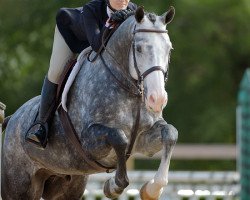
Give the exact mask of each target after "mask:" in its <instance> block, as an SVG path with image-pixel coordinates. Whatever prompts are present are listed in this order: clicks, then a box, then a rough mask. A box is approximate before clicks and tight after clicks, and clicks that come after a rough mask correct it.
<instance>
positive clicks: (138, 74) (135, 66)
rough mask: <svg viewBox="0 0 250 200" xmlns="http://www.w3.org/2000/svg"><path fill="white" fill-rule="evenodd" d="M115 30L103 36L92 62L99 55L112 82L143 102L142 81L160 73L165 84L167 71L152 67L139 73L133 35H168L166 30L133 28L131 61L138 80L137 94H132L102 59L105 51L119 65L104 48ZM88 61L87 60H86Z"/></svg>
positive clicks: (159, 67)
mask: <svg viewBox="0 0 250 200" xmlns="http://www.w3.org/2000/svg"><path fill="white" fill-rule="evenodd" d="M107 30H108V29H107ZM114 31H115V30H112V32H111V33H110V34H109V35H108V37H106V39H104V36H105V35H106V34H105V33H104V34H103V38H102V47H101V48H100V50H99V51H98V53H97V55H96V56H95V57H94V59H93V60H95V59H96V58H97V56H98V55H100V58H101V60H102V62H103V64H104V66H105V67H106V69H107V70H108V71H109V72H110V74H111V75H112V76H113V77H114V80H115V81H116V82H117V83H118V84H119V85H120V86H121V87H122V88H123V89H125V90H126V91H128V92H129V93H131V94H133V95H135V96H139V97H141V98H142V101H144V79H145V78H146V77H147V76H148V75H149V74H151V73H152V72H154V71H161V72H162V73H163V75H164V77H165V82H166V81H167V80H168V69H167V71H165V70H164V69H163V68H162V67H161V66H153V67H151V68H149V69H148V70H146V71H145V72H143V73H141V72H140V70H139V67H138V64H137V59H136V52H135V35H136V33H168V31H167V30H158V29H136V25H135V27H134V31H133V38H132V44H131V45H132V51H133V61H134V68H135V71H136V73H137V77H138V80H136V82H137V84H136V86H135V87H136V88H137V92H133V91H132V90H131V89H130V88H128V86H127V85H125V84H124V83H122V82H121V81H120V80H119V79H118V78H117V77H116V76H115V75H114V74H113V72H112V71H111V70H110V68H109V67H108V65H107V64H106V62H105V60H104V59H103V56H102V53H101V50H102V49H105V51H106V52H107V53H108V54H109V55H110V57H111V58H112V59H113V60H114V61H115V62H116V63H117V64H119V63H118V62H117V61H116V59H115V58H114V56H113V55H112V54H111V53H110V51H109V50H108V48H107V47H106V46H105V44H106V42H107V40H108V38H109V37H110V35H111V34H112V33H113V32H114ZM88 59H89V58H88ZM93 60H90V59H89V61H90V62H93Z"/></svg>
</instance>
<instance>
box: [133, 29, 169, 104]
mask: <svg viewBox="0 0 250 200" xmlns="http://www.w3.org/2000/svg"><path fill="white" fill-rule="evenodd" d="M136 33H168V31H167V30H158V29H136V25H135V27H134V31H133V40H132V50H133V60H134V68H135V71H136V73H137V77H138V80H137V87H138V91H139V93H140V94H141V96H142V99H144V98H143V96H144V79H145V78H146V77H147V76H148V75H149V74H151V73H152V72H154V71H161V72H162V73H163V75H164V77H165V82H166V81H167V79H168V70H167V71H165V70H164V69H163V68H162V67H161V66H153V67H151V68H149V69H148V70H146V71H145V72H143V73H141V72H140V70H139V67H138V64H137V60H136V54H135V34H136Z"/></svg>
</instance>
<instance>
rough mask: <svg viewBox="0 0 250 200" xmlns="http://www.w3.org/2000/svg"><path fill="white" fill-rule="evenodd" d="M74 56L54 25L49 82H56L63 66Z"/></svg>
mask: <svg viewBox="0 0 250 200" xmlns="http://www.w3.org/2000/svg"><path fill="white" fill-rule="evenodd" d="M75 56H76V55H75V54H74V53H73V52H72V51H71V50H70V48H69V47H68V45H67V44H66V42H65V40H64V38H63V37H62V35H61V33H60V32H59V30H58V28H57V26H56V28H55V34H54V43H53V49H52V54H51V58H50V65H49V71H48V79H49V80H50V81H51V82H53V83H56V84H58V82H59V78H60V76H61V74H62V72H63V70H64V67H65V66H66V64H67V63H68V62H69V61H70V60H72V59H74V58H75Z"/></svg>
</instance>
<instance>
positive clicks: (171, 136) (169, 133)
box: [161, 124, 178, 146]
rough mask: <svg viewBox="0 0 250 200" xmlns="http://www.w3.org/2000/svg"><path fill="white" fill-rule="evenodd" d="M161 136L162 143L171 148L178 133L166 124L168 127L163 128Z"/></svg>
mask: <svg viewBox="0 0 250 200" xmlns="http://www.w3.org/2000/svg"><path fill="white" fill-rule="evenodd" d="M161 134H162V140H163V143H166V144H168V145H171V146H172V145H175V143H176V142H177V139H178V131H177V129H176V128H175V127H174V126H173V125H171V124H168V126H165V127H164V128H163V129H162V131H161Z"/></svg>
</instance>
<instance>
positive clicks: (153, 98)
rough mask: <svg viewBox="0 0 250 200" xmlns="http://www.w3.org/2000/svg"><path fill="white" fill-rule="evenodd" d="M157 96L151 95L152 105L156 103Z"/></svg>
mask: <svg viewBox="0 0 250 200" xmlns="http://www.w3.org/2000/svg"><path fill="white" fill-rule="evenodd" d="M155 99H156V98H155V95H154V94H151V95H150V97H149V101H150V103H152V104H154V103H155Z"/></svg>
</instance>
